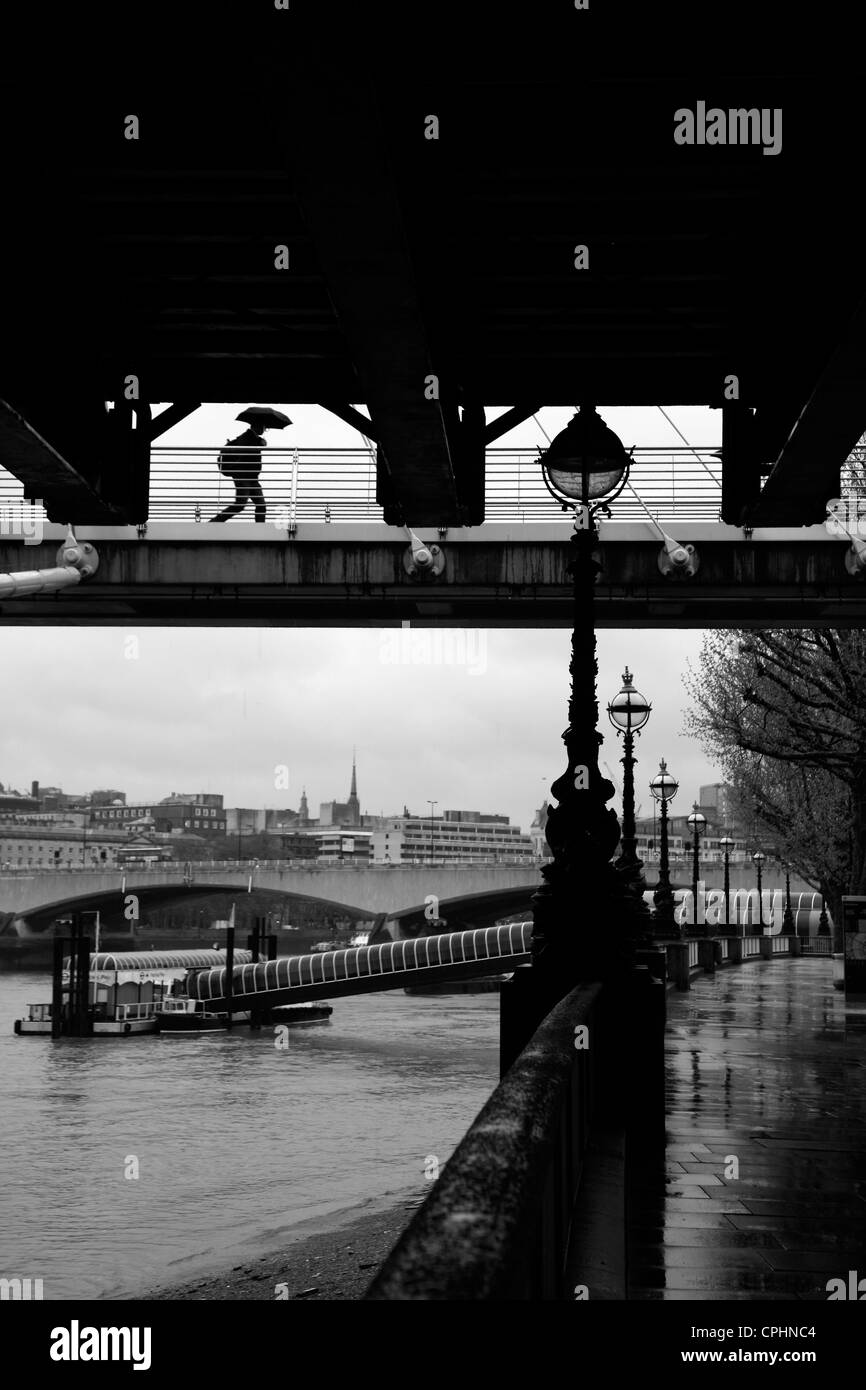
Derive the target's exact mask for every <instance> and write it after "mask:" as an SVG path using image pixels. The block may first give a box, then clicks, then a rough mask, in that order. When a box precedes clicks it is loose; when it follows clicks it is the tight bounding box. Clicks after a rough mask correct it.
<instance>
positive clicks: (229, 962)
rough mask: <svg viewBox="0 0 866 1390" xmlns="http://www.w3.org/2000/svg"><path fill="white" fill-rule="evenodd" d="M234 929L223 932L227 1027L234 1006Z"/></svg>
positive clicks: (229, 1024)
mask: <svg viewBox="0 0 866 1390" xmlns="http://www.w3.org/2000/svg"><path fill="white" fill-rule="evenodd" d="M234 969H235V929H234V927H227V930H225V1012H227V1015H228V1024H227V1027H229V1029H231V1026H232V1006H234V995H235V980H234Z"/></svg>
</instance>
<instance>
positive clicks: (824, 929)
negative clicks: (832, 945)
mask: <svg viewBox="0 0 866 1390" xmlns="http://www.w3.org/2000/svg"><path fill="white" fill-rule="evenodd" d="M818 935H819V936H829V935H830V918H829V917H828V916H827V900H826V898H825V897H824V894H823V893H822V894H821V913H820V916H819V917H818Z"/></svg>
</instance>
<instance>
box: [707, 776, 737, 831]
mask: <svg viewBox="0 0 866 1390" xmlns="http://www.w3.org/2000/svg"><path fill="white" fill-rule="evenodd" d="M698 804H699V806H700V807H701V810H702V811H703V813H704V815H705V816H706V817H707V819H708V820H710V819H711V820H713V822H714V823H715V824H717V825H720V826H723V827H725V828H726V829H729V830H732V829H734V828H736V827H738V826H739V824H740V821H741V819H742V816H741V812H740V808H739V806H738V804H737V796H736V792H735V791H734V788H733V787H732V786H731V784H730V783H729V782H711V783H710V785H709V786H707V787H701V788H700V790H699V792H698Z"/></svg>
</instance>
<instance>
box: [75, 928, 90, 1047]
mask: <svg viewBox="0 0 866 1390" xmlns="http://www.w3.org/2000/svg"><path fill="white" fill-rule="evenodd" d="M75 921H76V931H77V934H78V974H77V977H76V982H75V983H76V997H75V1033H76V1036H77V1037H79V1038H86V1037H89V1035H90V1032H91V1027H90V937H89V936H86V935H85V931H84V917H83V915H82V914H81V913H79V914H78V915H77V917H76V919H75Z"/></svg>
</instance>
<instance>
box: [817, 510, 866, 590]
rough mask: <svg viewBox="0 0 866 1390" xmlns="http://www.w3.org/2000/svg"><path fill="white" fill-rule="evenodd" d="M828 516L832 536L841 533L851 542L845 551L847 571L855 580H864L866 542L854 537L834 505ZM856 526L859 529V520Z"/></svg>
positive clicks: (828, 527) (865, 572)
mask: <svg viewBox="0 0 866 1390" xmlns="http://www.w3.org/2000/svg"><path fill="white" fill-rule="evenodd" d="M833 501H834V502H835V501H836V499H835V498H834V499H833ZM827 515H828V517H830V518H831V521H829V522H828V523H827V529H828V531H829V532H830V534H831V535H834V536H838V535H839V532H840V531H841V532H842V534H843V535H844V536H847V538H848V540H849V541H850V542H851V544H850V545H849V546H848V549H847V550H846V551H845V568H846V570H847V571H848V573H849V574H850V575H852V576H853V577H854V578H855V579H858V578H862V577H863V575H866V541H863V540H861V539H860V537H859V536H855V535H853V534H852V532H851V531H849V530H848V527H847V526H846V525H845V523H844V521H842V519H841V517H840V516H839V513H838V511H837V509H836V508H835V507H834V505H833V503H828V506H827ZM856 524H857V525H858V528H859V520H858V522H857V523H856Z"/></svg>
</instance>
